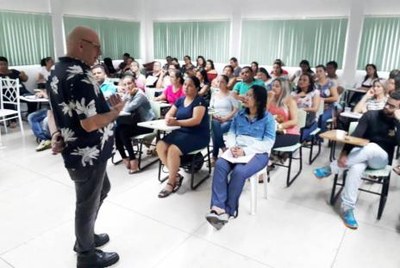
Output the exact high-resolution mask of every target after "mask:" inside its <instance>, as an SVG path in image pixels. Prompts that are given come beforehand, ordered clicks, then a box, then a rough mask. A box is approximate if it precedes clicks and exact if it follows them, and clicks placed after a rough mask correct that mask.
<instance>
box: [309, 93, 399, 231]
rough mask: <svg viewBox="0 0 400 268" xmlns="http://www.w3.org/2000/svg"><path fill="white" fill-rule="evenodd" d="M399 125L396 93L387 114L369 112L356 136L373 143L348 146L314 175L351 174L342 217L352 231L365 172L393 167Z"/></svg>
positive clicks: (343, 201) (389, 100)
mask: <svg viewBox="0 0 400 268" xmlns="http://www.w3.org/2000/svg"><path fill="white" fill-rule="evenodd" d="M399 121H400V92H398V91H395V92H393V93H392V94H391V95H390V97H389V99H388V100H387V102H386V105H385V108H384V109H383V110H375V111H368V112H366V113H365V114H364V115H363V116H362V117H361V119H360V121H359V123H358V125H357V127H356V129H355V131H354V132H353V134H352V136H354V137H358V138H364V139H368V140H369V141H370V142H369V143H368V144H367V145H366V146H364V147H355V146H353V145H351V144H345V146H344V147H343V149H342V151H341V153H340V156H339V158H338V160H335V161H333V162H332V163H331V165H330V167H329V166H328V167H323V168H318V169H316V170H314V174H315V175H316V176H317V177H319V178H323V177H327V176H329V175H330V174H332V173H333V174H338V173H339V174H341V173H342V171H343V169H347V170H348V172H347V177H346V184H345V185H344V190H343V191H342V195H341V199H342V204H341V217H342V219H343V222H344V224H345V225H346V226H347V227H348V228H351V229H357V228H358V223H357V221H356V218H355V216H354V209H355V207H356V202H357V197H358V195H359V192H358V188H359V187H360V185H361V182H362V180H361V176H362V174H363V172H364V171H365V169H366V168H367V167H368V168H371V169H382V168H384V167H385V166H386V165H388V164H389V165H391V164H392V159H393V154H394V148H395V146H397V145H399V144H400V131H399V129H400V123H399Z"/></svg>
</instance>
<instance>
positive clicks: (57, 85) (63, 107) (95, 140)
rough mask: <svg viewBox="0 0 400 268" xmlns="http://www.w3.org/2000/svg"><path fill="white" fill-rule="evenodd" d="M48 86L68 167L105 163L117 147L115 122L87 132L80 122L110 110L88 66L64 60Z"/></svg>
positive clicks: (62, 59) (52, 75)
mask: <svg viewBox="0 0 400 268" xmlns="http://www.w3.org/2000/svg"><path fill="white" fill-rule="evenodd" d="M59 60H60V62H59V63H57V64H56V65H55V68H54V70H53V71H52V72H51V75H50V76H49V79H48V81H47V84H46V88H47V93H48V96H49V100H50V106H51V109H52V111H53V114H54V119H55V121H56V124H57V126H58V128H59V129H60V131H61V135H62V137H63V138H64V142H65V144H66V147H65V149H64V150H63V152H62V156H63V158H64V164H65V167H66V168H82V167H87V166H93V165H95V164H97V163H101V162H106V161H107V160H108V159H109V158H110V157H111V153H112V151H113V148H114V122H111V123H110V124H108V125H107V126H106V127H104V128H101V129H98V130H94V131H92V132H86V131H85V130H84V129H83V128H82V126H81V123H80V121H81V120H84V119H86V118H89V117H92V116H95V115H96V114H103V113H107V112H109V111H110V108H109V106H108V104H107V102H106V100H105V98H104V96H103V94H102V93H101V91H100V89H99V86H98V84H97V83H96V81H95V80H94V77H93V76H92V72H91V71H90V68H89V66H87V65H86V64H85V63H83V62H81V61H79V60H76V59H73V58H69V57H63V58H60V59H59Z"/></svg>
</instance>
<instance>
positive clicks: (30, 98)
mask: <svg viewBox="0 0 400 268" xmlns="http://www.w3.org/2000/svg"><path fill="white" fill-rule="evenodd" d="M19 99H20V100H23V101H26V102H46V103H47V102H49V99H46V98H38V97H36V96H35V95H28V96H19Z"/></svg>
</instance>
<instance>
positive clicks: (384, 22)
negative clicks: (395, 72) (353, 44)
mask: <svg viewBox="0 0 400 268" xmlns="http://www.w3.org/2000/svg"><path fill="white" fill-rule="evenodd" d="M399 47H400V18H398V17H396V18H388V17H386V18H382V17H381V18H379V17H365V18H364V25H363V31H362V37H361V43H360V51H359V54H358V55H359V56H358V64H357V68H358V69H361V70H363V69H364V68H365V65H367V64H368V63H374V64H375V65H376V66H377V68H378V71H390V70H392V69H396V68H399V66H400V49H399Z"/></svg>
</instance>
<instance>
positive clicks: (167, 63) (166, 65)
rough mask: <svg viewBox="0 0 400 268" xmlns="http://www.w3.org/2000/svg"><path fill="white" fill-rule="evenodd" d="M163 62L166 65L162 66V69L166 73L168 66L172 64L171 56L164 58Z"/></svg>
mask: <svg viewBox="0 0 400 268" xmlns="http://www.w3.org/2000/svg"><path fill="white" fill-rule="evenodd" d="M165 62H166V63H165V64H164V66H163V67H162V68H163V69H164V70H166V71H167V70H168V66H169V65H171V64H172V57H171V56H167V57H166V58H165Z"/></svg>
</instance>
